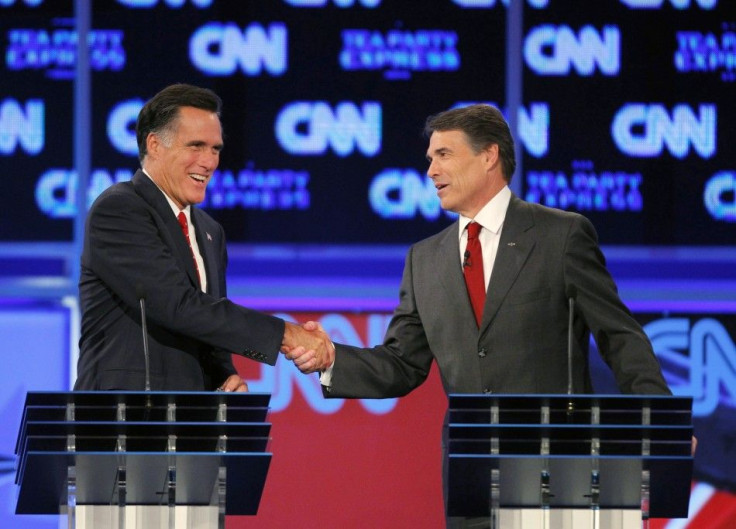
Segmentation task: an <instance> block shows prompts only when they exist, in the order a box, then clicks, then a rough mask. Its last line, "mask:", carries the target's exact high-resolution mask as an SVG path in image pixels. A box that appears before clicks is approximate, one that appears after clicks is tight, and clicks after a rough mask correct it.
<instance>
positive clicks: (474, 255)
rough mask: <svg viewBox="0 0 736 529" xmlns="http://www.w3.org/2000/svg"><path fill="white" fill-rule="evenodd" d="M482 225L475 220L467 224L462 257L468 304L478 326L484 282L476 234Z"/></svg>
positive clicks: (484, 288) (484, 293)
mask: <svg viewBox="0 0 736 529" xmlns="http://www.w3.org/2000/svg"><path fill="white" fill-rule="evenodd" d="M481 228H482V226H481V225H480V224H478V223H477V222H471V223H470V224H468V244H467V246H466V247H465V256H464V259H463V275H464V276H465V285H466V286H467V287H468V295H469V296H470V304H471V305H472V306H473V313H474V314H475V321H476V323H477V324H478V327H480V321H481V319H482V318H483V305H485V303H486V282H485V279H484V278H483V251H482V250H481V247H480V239H478V234H479V233H480V229H481Z"/></svg>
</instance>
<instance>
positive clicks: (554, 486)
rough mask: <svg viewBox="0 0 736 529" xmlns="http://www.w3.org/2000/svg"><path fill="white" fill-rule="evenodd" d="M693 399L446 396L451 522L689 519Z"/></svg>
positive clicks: (580, 396) (659, 397)
mask: <svg viewBox="0 0 736 529" xmlns="http://www.w3.org/2000/svg"><path fill="white" fill-rule="evenodd" d="M691 409H692V399H691V398H689V397H669V396H623V395H500V394H499V395H494V394H489V395H485V394H484V395H450V398H449V447H448V448H449V449H448V457H449V462H448V463H449V465H448V485H449V490H448V515H449V516H465V517H489V518H490V520H491V526H492V527H498V524H499V514H500V509H502V508H511V509H581V508H582V509H591V510H593V511H599V510H602V509H637V510H640V511H641V517H642V520H643V525H644V526H646V525H647V523H648V519H649V518H650V517H653V518H659V517H667V518H684V517H687V509H688V502H689V497H690V486H691V478H692V465H693V458H692V455H691V439H692V434H693V428H692V413H691Z"/></svg>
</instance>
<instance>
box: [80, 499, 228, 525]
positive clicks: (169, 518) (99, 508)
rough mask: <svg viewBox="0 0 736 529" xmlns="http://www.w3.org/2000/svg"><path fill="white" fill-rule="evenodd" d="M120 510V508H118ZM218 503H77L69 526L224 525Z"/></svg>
mask: <svg viewBox="0 0 736 529" xmlns="http://www.w3.org/2000/svg"><path fill="white" fill-rule="evenodd" d="M121 511H122V512H121ZM219 523H220V522H219V517H218V508H217V506H216V505H215V506H209V505H204V506H191V505H178V506H176V507H173V508H169V507H166V506H158V505H128V506H126V507H117V506H111V505H77V507H76V513H75V516H74V519H73V520H70V523H69V524H68V527H69V529H224V527H221V526H220V525H219Z"/></svg>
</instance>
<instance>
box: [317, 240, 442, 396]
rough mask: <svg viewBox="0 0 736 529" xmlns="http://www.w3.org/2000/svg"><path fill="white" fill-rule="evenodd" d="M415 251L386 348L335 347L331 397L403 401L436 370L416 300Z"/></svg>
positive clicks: (409, 257)
mask: <svg viewBox="0 0 736 529" xmlns="http://www.w3.org/2000/svg"><path fill="white" fill-rule="evenodd" d="M414 287H415V285H414V281H413V274H412V250H409V254H408V255H407V258H406V263H405V265H404V273H403V277H402V279H401V287H400V289H399V305H398V307H397V308H396V310H395V311H394V314H393V317H392V318H391V322H390V324H389V327H388V330H387V331H386V336H385V338H384V342H383V344H382V345H379V346H376V347H372V348H358V347H351V346H347V345H342V344H335V347H336V357H335V367H334V370H333V372H332V382H331V386H330V387H329V388H325V389H324V394H325V396H327V397H343V398H371V399H379V398H392V397H401V396H404V395H406V394H407V393H409V392H410V391H411V390H413V389H414V388H416V387H418V386H419V385H420V384H422V383H423V382H424V381H425V380H426V379H427V375H428V374H429V370H430V368H431V366H432V360H433V356H432V352H431V351H430V349H429V345H428V343H427V336H426V335H425V333H424V327H423V325H422V320H421V318H420V316H419V313H418V312H417V307H416V301H415V299H414Z"/></svg>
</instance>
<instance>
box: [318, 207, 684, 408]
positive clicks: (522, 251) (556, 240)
mask: <svg viewBox="0 0 736 529" xmlns="http://www.w3.org/2000/svg"><path fill="white" fill-rule="evenodd" d="M571 287H574V290H576V291H577V295H576V311H575V325H574V328H575V345H574V353H573V354H574V362H573V379H574V388H573V389H574V392H575V393H591V392H592V386H591V380H590V373H589V366H588V344H589V338H590V333H591V332H592V334H593V336H594V337H595V339H596V343H597V345H598V348H599V350H600V353H601V355H602V357H603V359H604V360H605V362H606V363H607V364H608V365H609V366H610V368H611V369H612V371H613V373H614V375H615V377H616V381H617V383H618V386H619V388H620V389H621V391H622V392H623V393H633V394H669V393H670V391H669V389H668V388H667V385H666V383H665V381H664V379H663V377H662V374H661V371H660V367H659V363H658V362H657V359H656V357H655V356H654V353H653V350H652V347H651V344H650V342H649V340H648V338H647V336H646V334H645V333H644V332H643V330H642V328H641V326H640V325H639V324H638V323H637V322H636V321H635V320H634V318H633V317H632V315H631V313H630V312H629V310H628V309H627V308H626V307H625V306H624V305H623V303H622V302H621V300H620V298H619V296H618V292H617V289H616V285H615V284H614V282H613V279H612V278H611V276H610V274H609V273H608V271H607V269H606V267H605V260H604V257H603V255H602V253H601V251H600V249H599V247H598V243H597V235H596V233H595V229H594V228H593V226H592V224H591V223H590V222H589V221H588V220H587V219H586V218H585V217H583V216H581V215H579V214H575V213H569V212H564V211H560V210H556V209H551V208H547V207H544V206H540V205H538V204H532V203H527V202H524V201H522V200H520V199H519V198H517V197H515V196H512V198H511V202H510V204H509V208H508V211H507V213H506V218H505V220H504V225H503V230H502V234H501V240H500V243H499V248H498V254H497V257H496V261H495V263H494V268H493V274H492V276H491V280H490V283H489V285H488V292H487V298H486V305H485V309H484V314H483V321H482V322H481V326H480V329H478V327H477V326H476V323H475V320H474V318H473V312H472V308H471V305H470V301H469V298H468V294H467V290H466V287H465V283H464V280H463V274H462V270H461V263H460V250H459V241H458V225H457V223H454V224H452V225H451V226H449V227H448V228H447V229H445V230H444V231H442V232H440V233H438V234H436V235H434V236H432V237H430V238H428V239H425V240H423V241H421V242H419V243H417V244H415V245H413V246H412V247H411V248H410V250H409V252H408V255H407V258H406V265H405V268H404V275H403V279H402V281H401V288H400V301H399V305H398V307H397V308H396V310H395V312H394V315H393V319H392V320H391V323H390V325H389V328H388V331H387V333H386V337H385V340H384V343H383V344H382V345H379V346H377V347H373V348H368V349H359V348H355V347H349V346H345V345H339V344H338V345H337V351H336V361H335V365H334V369H333V372H332V385H331V387H330V388H325V395H326V396H329V397H349V398H385V397H398V396H402V395H405V394H406V393H408V392H409V391H411V390H412V389H414V388H416V387H417V386H418V385H420V384H421V383H422V382H423V381H424V380H425V379H426V377H427V375H428V373H429V369H430V367H431V364H432V362H433V361H436V362H437V364H438V366H439V372H440V376H441V378H442V384H443V386H444V389H445V392H446V393H448V394H449V393H483V392H493V393H566V391H567V332H568V331H567V328H568V301H567V299H568V294H570V293H571V292H572V291H573V290H572V289H571Z"/></svg>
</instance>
